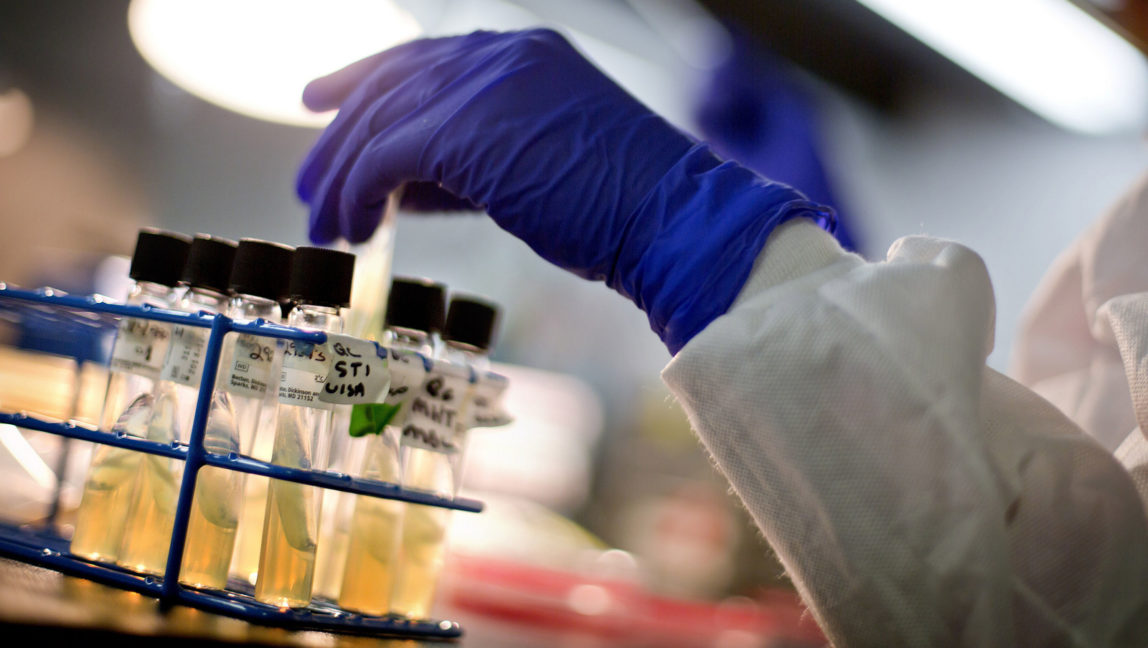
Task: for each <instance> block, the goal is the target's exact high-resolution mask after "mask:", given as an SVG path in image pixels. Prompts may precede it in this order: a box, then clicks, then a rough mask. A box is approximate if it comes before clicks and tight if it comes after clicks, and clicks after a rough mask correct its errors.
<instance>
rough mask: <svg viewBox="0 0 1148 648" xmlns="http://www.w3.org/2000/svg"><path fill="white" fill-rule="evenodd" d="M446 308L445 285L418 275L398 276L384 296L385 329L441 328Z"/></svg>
mask: <svg viewBox="0 0 1148 648" xmlns="http://www.w3.org/2000/svg"><path fill="white" fill-rule="evenodd" d="M445 311H446V286H444V285H443V284H440V283H437V282H434V281H431V280H430V279H420V278H417V277H398V278H396V279H395V280H394V281H392V282H391V292H390V294H389V295H387V315H386V327H387V328H396V327H397V328H406V329H413V330H415V331H423V332H426V333H433V332H435V331H441V330H442V326H443V314H444V313H445Z"/></svg>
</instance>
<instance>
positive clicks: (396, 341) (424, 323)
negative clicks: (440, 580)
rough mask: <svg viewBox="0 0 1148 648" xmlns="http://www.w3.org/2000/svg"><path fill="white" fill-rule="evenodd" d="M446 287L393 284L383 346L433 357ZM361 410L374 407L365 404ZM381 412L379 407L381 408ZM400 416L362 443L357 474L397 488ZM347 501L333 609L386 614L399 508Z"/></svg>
mask: <svg viewBox="0 0 1148 648" xmlns="http://www.w3.org/2000/svg"><path fill="white" fill-rule="evenodd" d="M445 302H446V287H445V286H443V285H442V284H438V283H434V282H430V281H426V280H418V279H405V278H400V279H396V280H395V281H394V283H393V284H392V285H391V291H390V295H389V298H388V300H387V311H386V328H385V330H384V331H383V343H384V345H385V346H387V347H388V348H389V349H391V350H392V352H394V351H399V352H414V353H419V354H421V355H423V356H425V357H428V358H429V357H432V356H433V355H434V345H433V338H432V335H433V334H434V333H436V332H438V331H441V330H442V326H443V311H444V309H445ZM365 407H378V406H372V405H367V406H365ZM384 407H385V405H384ZM402 415H403V412H401V411H399V412H397V413H395V414H394V415H393V417H392V418H391V424H390V425H387V426H385V427H384V428H383V429H382V430H379V431H378V432H377V433H376V434H368V435H367V436H366V438H365V439H363V440H362V441H364V442H365V443H363V452H362V463H361V465H360V466H359V474H360V475H361V476H363V477H366V478H368V479H377V480H379V481H387V482H392V483H398V482H400V480H401V477H400V470H399V445H398V438H399V430H398V428H397V427H396V426H397V425H398V424H399V423H401V420H402ZM347 499H348V500H350V501H352V502H353V512H352V514H351V517H350V524H349V529H348V531H346V532H345V533H347V535H348V536H349V537H348V540H347V543H346V546H347V550H346V555H345V558H344V564H343V569H342V579H341V580H342V582H341V583H340V587H339V599H338V600H339V606H340V607H343V608H345V609H348V610H355V611H357V612H363V613H366V614H376V615H381V614H386V613H387V612H388V611H389V610H390V598H391V590H392V588H393V582H394V575H395V571H396V567H395V560H396V558H397V555H398V542H399V537H400V529H401V520H402V512H403V504H402V503H401V502H396V501H393V500H385V499H379V498H376V497H360V496H348V498H347Z"/></svg>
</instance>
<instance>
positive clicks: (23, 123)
mask: <svg viewBox="0 0 1148 648" xmlns="http://www.w3.org/2000/svg"><path fill="white" fill-rule="evenodd" d="M34 122H35V118H34V111H33V110H32V100H31V99H29V98H28V95H26V94H24V93H23V92H20V91H19V90H16V89H15V88H13V89H11V90H8V91H7V92H0V157H4V156H6V155H12V154H13V153H15V152H16V151H19V150H20V149H21V148H23V147H24V144H26V143H27V142H28V138H29V137H31V136H32V127H33V125H34Z"/></svg>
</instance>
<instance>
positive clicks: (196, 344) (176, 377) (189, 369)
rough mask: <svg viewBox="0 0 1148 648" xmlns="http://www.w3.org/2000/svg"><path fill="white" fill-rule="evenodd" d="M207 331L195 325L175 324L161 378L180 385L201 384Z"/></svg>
mask: <svg viewBox="0 0 1148 648" xmlns="http://www.w3.org/2000/svg"><path fill="white" fill-rule="evenodd" d="M207 335H208V333H207V331H206V330H205V329H201V328H196V327H194V326H179V325H176V326H173V327H172V329H171V344H170V345H169V346H168V348H167V356H166V357H165V358H164V361H163V371H162V372H160V378H162V379H163V380H170V381H172V382H174V383H178V384H180V385H188V386H191V387H198V386H199V379H200V378H201V377H202V376H203V353H204V350H205V349H207Z"/></svg>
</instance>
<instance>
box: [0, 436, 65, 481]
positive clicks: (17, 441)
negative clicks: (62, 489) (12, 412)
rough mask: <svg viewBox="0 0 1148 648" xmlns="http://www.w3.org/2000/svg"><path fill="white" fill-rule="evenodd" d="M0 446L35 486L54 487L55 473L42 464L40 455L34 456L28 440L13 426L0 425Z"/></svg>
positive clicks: (34, 453)
mask: <svg viewBox="0 0 1148 648" xmlns="http://www.w3.org/2000/svg"><path fill="white" fill-rule="evenodd" d="M0 446H3V447H4V449H5V450H7V451H8V454H10V455H12V458H13V459H15V460H16V463H18V464H20V467H21V468H23V469H24V471H25V472H27V473H28V475H29V476H30V477H31V478H32V479H33V480H34V481H35V482H36V485H37V486H39V487H41V488H53V487H55V485H56V473H54V472H52V469H51V468H49V467H48V464H46V463H44V460H43V459H41V458H40V455H38V454H36V450H35V449H34V448H33V447H32V445H31V444H30V443H28V440H27V439H25V438H24V435H23V434H20V430H18V429H16V427H15V426H12V425H9V424H7V423H4V424H0Z"/></svg>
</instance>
